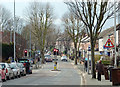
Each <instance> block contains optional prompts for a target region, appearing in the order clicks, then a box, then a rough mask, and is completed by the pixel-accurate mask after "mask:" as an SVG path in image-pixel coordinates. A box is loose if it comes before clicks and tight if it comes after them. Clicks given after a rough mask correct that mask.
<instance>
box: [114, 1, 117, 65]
mask: <svg viewBox="0 0 120 87" xmlns="http://www.w3.org/2000/svg"><path fill="white" fill-rule="evenodd" d="M115 9H116V2H115V0H114V39H115V41H114V46H115V60H114V61H115V62H114V67H117V63H116V60H117V59H116V10H115Z"/></svg>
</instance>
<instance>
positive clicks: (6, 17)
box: [0, 5, 12, 30]
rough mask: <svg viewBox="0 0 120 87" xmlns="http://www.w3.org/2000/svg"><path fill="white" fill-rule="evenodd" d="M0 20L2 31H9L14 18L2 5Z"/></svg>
mask: <svg viewBox="0 0 120 87" xmlns="http://www.w3.org/2000/svg"><path fill="white" fill-rule="evenodd" d="M0 18H1V22H0V25H1V26H2V30H7V29H8V27H9V23H10V21H11V18H12V14H11V12H10V11H9V10H7V9H6V8H4V7H3V6H1V5H0Z"/></svg>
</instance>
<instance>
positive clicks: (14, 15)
mask: <svg viewBox="0 0 120 87" xmlns="http://www.w3.org/2000/svg"><path fill="white" fill-rule="evenodd" d="M15 22H16V20H15V0H14V62H15V57H16V53H15V29H16V24H15Z"/></svg>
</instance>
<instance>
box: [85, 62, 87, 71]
mask: <svg viewBox="0 0 120 87" xmlns="http://www.w3.org/2000/svg"><path fill="white" fill-rule="evenodd" d="M87 67H88V64H87V61H86V60H85V71H86V72H87Z"/></svg>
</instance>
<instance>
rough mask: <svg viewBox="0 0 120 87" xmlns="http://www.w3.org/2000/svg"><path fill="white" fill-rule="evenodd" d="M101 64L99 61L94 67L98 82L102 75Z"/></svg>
mask: <svg viewBox="0 0 120 87" xmlns="http://www.w3.org/2000/svg"><path fill="white" fill-rule="evenodd" d="M103 67H104V66H103V64H102V63H101V60H99V63H98V64H97V65H96V71H97V72H98V73H97V79H98V81H101V74H102V73H103Z"/></svg>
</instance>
